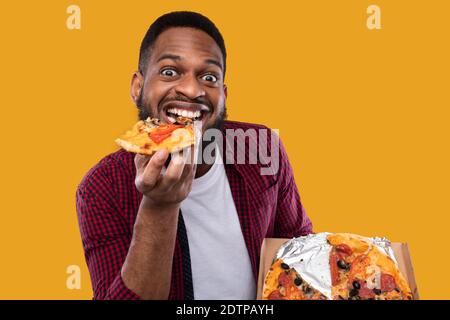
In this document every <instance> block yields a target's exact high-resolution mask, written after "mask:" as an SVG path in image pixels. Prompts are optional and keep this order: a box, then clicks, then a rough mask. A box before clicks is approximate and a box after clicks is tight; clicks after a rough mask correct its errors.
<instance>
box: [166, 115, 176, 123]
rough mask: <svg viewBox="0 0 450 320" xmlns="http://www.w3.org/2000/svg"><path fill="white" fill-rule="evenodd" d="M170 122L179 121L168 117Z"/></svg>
mask: <svg viewBox="0 0 450 320" xmlns="http://www.w3.org/2000/svg"><path fill="white" fill-rule="evenodd" d="M167 118H168V119H169V121H170V122H172V123H175V122H176V121H177V120H176V119H175V118H174V117H171V116H168V117H167Z"/></svg>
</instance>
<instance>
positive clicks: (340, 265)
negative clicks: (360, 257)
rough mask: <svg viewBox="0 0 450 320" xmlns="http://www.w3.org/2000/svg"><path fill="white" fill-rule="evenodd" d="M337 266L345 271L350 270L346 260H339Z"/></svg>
mask: <svg viewBox="0 0 450 320" xmlns="http://www.w3.org/2000/svg"><path fill="white" fill-rule="evenodd" d="M337 265H338V267H339V268H341V269H344V270H346V269H347V268H348V266H347V264H346V263H345V261H344V260H339V261H338V262H337Z"/></svg>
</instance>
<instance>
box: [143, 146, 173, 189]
mask: <svg viewBox="0 0 450 320" xmlns="http://www.w3.org/2000/svg"><path fill="white" fill-rule="evenodd" d="M137 156H138V155H136V157H137ZM168 156H169V153H168V152H167V150H165V149H162V150H159V151H157V152H156V153H155V154H154V155H153V156H152V157H151V158H150V159H149V160H148V163H147V164H146V165H145V162H144V160H143V159H136V158H135V161H136V162H137V165H138V164H140V165H143V164H144V165H145V169H144V171H143V173H142V182H143V184H144V185H145V187H146V188H148V189H151V188H153V187H154V186H155V184H156V183H157V182H158V178H159V176H160V174H161V170H162V168H163V167H164V163H165V162H166V160H167V157H168Z"/></svg>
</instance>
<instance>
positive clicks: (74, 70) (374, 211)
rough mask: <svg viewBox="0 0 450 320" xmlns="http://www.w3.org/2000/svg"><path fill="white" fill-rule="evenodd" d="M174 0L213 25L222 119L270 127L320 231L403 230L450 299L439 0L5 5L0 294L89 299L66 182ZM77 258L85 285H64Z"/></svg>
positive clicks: (112, 121)
mask: <svg viewBox="0 0 450 320" xmlns="http://www.w3.org/2000/svg"><path fill="white" fill-rule="evenodd" d="M372 3H375V4H378V5H379V6H380V8H381V23H382V29H381V30H372V31H371V30H368V29H367V27H366V18H367V14H366V8H367V6H368V5H370V4H372ZM70 4H77V5H79V6H80V8H81V30H74V31H71V30H68V29H67V28H66V18H67V16H68V15H67V14H66V8H67V7H68V6H69V5H70ZM180 9H188V10H196V11H199V12H201V13H203V14H205V15H207V16H209V17H210V18H211V19H212V20H213V21H215V23H216V24H217V25H218V27H219V28H220V30H221V31H222V33H223V35H224V38H225V41H226V45H227V49H228V53H229V58H228V71H227V79H226V82H227V84H228V87H229V99H228V108H229V116H230V119H236V120H241V121H247V122H256V123H264V124H266V125H268V126H270V127H272V128H278V129H279V130H280V135H281V137H282V139H283V141H284V143H285V145H286V147H287V150H288V154H289V157H290V160H291V163H292V166H293V168H294V171H295V176H296V179H297V184H298V187H299V189H300V192H301V195H302V199H303V202H304V205H305V207H306V209H307V212H308V213H309V215H310V217H311V219H312V220H313V222H314V225H315V231H345V232H354V233H359V234H363V235H368V236H372V235H381V236H387V237H389V238H390V239H391V240H393V241H406V242H408V243H409V245H410V249H411V254H412V260H413V263H414V268H415V273H416V278H417V283H418V286H419V292H420V294H421V297H422V298H427V299H434V298H438V299H445V298H450V296H449V295H448V287H449V286H450V277H448V276H446V274H447V273H448V269H449V264H450V258H449V255H448V244H447V243H446V242H447V239H448V232H449V230H448V228H449V221H450V218H449V216H448V215H449V213H450V212H449V209H450V204H449V202H448V198H449V197H448V196H449V192H448V191H449V187H448V186H449V179H450V175H449V173H450V170H449V162H450V161H449V160H450V159H449V151H448V139H449V133H450V129H449V125H448V120H449V115H450V112H449V106H450V98H449V74H450V63H449V57H450V52H449V46H448V39H449V31H450V23H449V22H448V14H449V10H450V5H449V2H448V1H444V0H443V1H425V0H421V1H399V0H396V1H381V0H376V1H365V0H360V1H348V0H346V1H323V0H322V1H276V2H273V1H236V2H234V1H223V2H217V1H148V0H146V1H134V0H128V1H99V0H95V1H87V0H86V1H81V0H79V1H20V2H13V1H8V2H6V1H5V2H2V5H1V10H0V12H1V13H0V32H1V37H0V41H1V59H0V63H1V69H0V70H1V72H0V74H1V87H0V88H1V96H0V103H1V117H0V119H1V120H0V121H1V125H0V130H1V137H2V138H1V139H2V155H1V158H0V159H1V160H0V170H1V171H0V179H1V193H0V194H1V201H0V212H1V218H0V219H1V220H0V243H1V264H0V298H3V299H17V298H20V299H47V298H52V299H90V298H91V296H92V295H91V286H90V280H89V274H88V271H87V267H86V264H85V261H84V256H83V251H82V247H81V240H80V235H79V231H78V225H77V220H76V212H75V198H74V195H75V190H76V187H77V185H78V183H79V181H80V180H81V178H82V177H83V175H84V174H85V173H86V172H87V170H88V169H89V168H90V167H91V166H93V165H94V164H95V163H96V162H97V161H98V160H100V159H101V158H102V157H103V156H105V155H106V154H108V153H110V152H112V151H114V150H116V146H115V145H114V142H113V141H114V139H115V137H117V136H118V135H119V134H121V133H123V131H124V130H126V129H128V128H129V127H130V125H132V124H133V123H134V122H135V120H136V110H135V107H134V105H133V104H132V102H131V99H130V97H129V83H130V79H131V74H132V72H133V71H134V70H135V68H136V65H137V58H138V49H139V45H140V41H141V39H142V37H143V35H144V33H145V32H146V30H147V27H148V26H149V24H150V23H151V22H152V21H153V20H154V19H155V18H156V17H158V16H159V15H160V14H163V13H165V12H168V11H172V10H180ZM72 264H75V265H79V266H81V268H82V279H81V280H82V283H81V290H68V289H67V288H66V278H67V274H66V267H67V266H68V265H72ZM440 274H444V276H443V277H441V276H439V275H440Z"/></svg>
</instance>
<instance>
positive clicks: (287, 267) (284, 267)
mask: <svg viewBox="0 0 450 320" xmlns="http://www.w3.org/2000/svg"><path fill="white" fill-rule="evenodd" d="M281 267H282V268H283V269H285V270H289V266H288V265H287V264H286V263H284V262H282V263H281Z"/></svg>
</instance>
